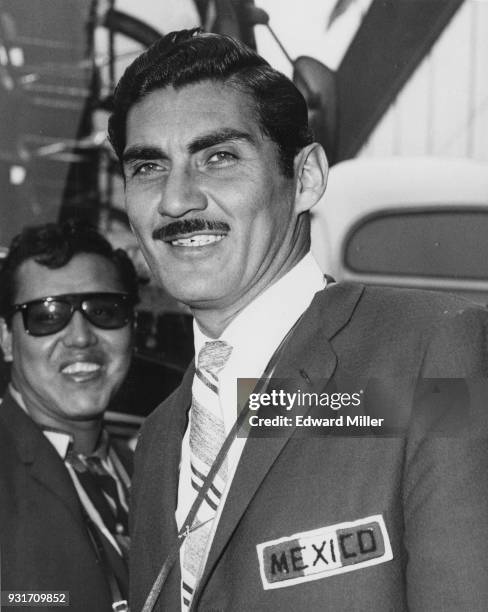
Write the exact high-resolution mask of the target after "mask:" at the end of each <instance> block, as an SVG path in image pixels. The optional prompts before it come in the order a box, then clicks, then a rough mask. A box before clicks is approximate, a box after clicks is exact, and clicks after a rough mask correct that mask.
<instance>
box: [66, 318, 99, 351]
mask: <svg viewBox="0 0 488 612" xmlns="http://www.w3.org/2000/svg"><path fill="white" fill-rule="evenodd" d="M63 334H64V335H63V342H64V344H65V345H66V346H72V347H85V346H91V345H93V344H96V342H97V335H96V333H95V331H94V329H93V326H92V325H91V323H90V322H89V321H87V320H86V319H85V317H84V316H83V315H82V314H81V312H80V311H78V310H77V311H75V313H74V314H73V316H72V317H71V320H70V322H69V323H68V325H67V326H66V327H65V329H64V330H63Z"/></svg>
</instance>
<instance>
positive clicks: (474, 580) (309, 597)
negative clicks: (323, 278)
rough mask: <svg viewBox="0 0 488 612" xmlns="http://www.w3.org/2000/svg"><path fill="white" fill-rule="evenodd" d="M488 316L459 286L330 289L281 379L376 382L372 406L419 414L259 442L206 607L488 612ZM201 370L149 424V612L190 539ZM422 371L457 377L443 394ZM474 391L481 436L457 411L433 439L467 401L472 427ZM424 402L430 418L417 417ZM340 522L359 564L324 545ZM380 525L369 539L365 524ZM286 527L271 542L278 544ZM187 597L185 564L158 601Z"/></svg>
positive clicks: (281, 365)
mask: <svg viewBox="0 0 488 612" xmlns="http://www.w3.org/2000/svg"><path fill="white" fill-rule="evenodd" d="M487 325H488V313H487V312H486V311H484V310H481V309H478V308H477V307H475V306H471V305H469V304H468V303H466V302H464V301H461V300H458V299H456V298H453V297H449V296H442V295H437V294H430V293H428V292H410V291H401V290H394V289H378V288H372V287H368V288H365V287H362V286H359V285H354V284H349V283H344V284H340V283H339V284H337V285H333V286H331V287H329V288H327V289H326V290H324V291H321V292H319V293H318V294H317V295H316V296H315V298H314V300H313V303H312V304H311V306H310V307H309V308H308V310H307V312H306V313H305V316H304V317H303V318H302V320H301V322H300V324H299V325H298V327H297V328H296V330H295V332H294V333H293V336H292V337H291V338H290V340H289V342H288V343H287V345H286V347H285V351H284V354H283V355H282V356H281V357H280V359H279V362H278V365H277V367H276V371H275V374H274V377H275V378H277V379H278V378H279V379H286V380H288V381H289V383H288V384H289V385H290V387H291V388H294V389H295V390H296V389H300V390H301V391H310V392H313V391H314V392H323V391H324V389H326V388H327V386H326V385H327V384H329V385H330V384H333V385H335V388H341V387H344V385H345V384H346V383H345V382H344V381H347V380H349V381H360V382H361V383H362V382H365V384H366V385H367V386H368V385H369V390H368V388H367V392H368V396H369V404H370V408H371V407H372V408H373V411H374V409H375V408H378V411H379V412H380V413H381V412H385V410H386V411H387V412H388V410H389V409H391V411H392V412H394V413H395V414H397V415H400V417H402V415H403V417H405V415H406V418H403V419H402V418H400V421H402V423H403V426H404V428H405V431H404V433H403V434H402V435H390V436H383V437H382V436H376V437H375V436H371V435H369V436H365V435H358V436H351V435H347V434H346V435H341V434H340V435H333V432H331V433H330V434H325V435H324V436H323V437H317V436H311V437H305V438H304V437H301V436H300V435H299V434H300V432H299V431H298V428H297V429H294V428H293V427H291V428H287V430H286V432H284V433H283V435H282V436H279V437H273V438H258V437H251V438H249V439H248V440H247V442H246V446H245V448H244V451H243V454H242V456H241V459H240V462H239V465H238V467H237V471H236V473H235V476H234V479H233V482H232V486H231V489H230V491H229V494H228V497H227V500H226V503H225V507H224V509H223V513H222V516H221V518H220V522H219V525H218V528H217V532H216V535H215V538H214V540H213V543H212V547H211V550H210V554H209V557H208V560H207V564H206V568H205V571H204V575H203V577H202V580H201V582H200V586H199V589H198V591H197V593H196V595H195V598H194V607H193V609H198V610H202V611H205V610H206V611H210V610H213V611H216V610H219V611H221V610H225V611H227V610H228V611H230V612H237V611H247V610H249V611H251V610H252V611H253V612H254V611H262V612H265V611H266V612H271V611H276V612H285V611H290V612H291V611H296V610H309V611H317V612H318V611H324V610H331V611H333V612H353V611H354V612H362V611H365V612H366V611H369V610H374V611H375V612H393V611H394V612H403V611H405V612H406V611H407V610H409V611H410V612H435V611H439V612H441V611H442V612H448V611H450V612H459V611H460V610H466V611H468V610H469V612H483V611H485V610H487V609H488V556H487V555H486V554H485V552H486V542H487V541H488V539H487V538H488V440H487V424H486V420H487V419H486V416H485V415H486V413H487V410H486V406H487V405H488V403H487V402H486V399H483V398H486V397H488V393H487V389H486V381H485V380H483V377H484V376H486V373H487V371H488V370H487V367H488V365H487V364H488V361H487V352H486V339H487V329H488V327H487ZM250 333H251V330H250ZM192 376H193V370H192V369H191V368H190V370H189V371H188V372H187V374H186V376H185V378H184V379H183V382H182V385H181V387H180V388H179V390H177V391H176V392H175V393H174V394H173V395H172V396H171V397H170V398H169V399H168V400H166V401H165V402H164V403H163V404H162V405H161V406H160V407H159V408H158V409H156V411H155V412H154V413H153V415H152V416H151V417H150V418H149V419H148V420H147V422H146V424H145V427H144V429H143V432H142V435H141V438H140V441H139V445H138V448H137V454H136V472H135V482H134V487H133V517H132V524H133V533H132V560H131V571H132V574H131V581H132V586H131V593H132V606H133V607H132V610H133V611H134V612H139V611H140V609H141V607H142V604H143V602H144V600H145V597H146V596H147V594H148V592H149V589H150V587H151V585H152V582H153V580H154V578H155V576H156V575H157V573H158V570H159V569H160V567H161V564H162V562H163V560H164V558H165V555H166V554H167V551H168V547H169V546H170V545H171V544H172V543H173V542H174V541H175V538H176V533H177V531H176V524H175V518H174V513H175V508H176V501H177V499H176V496H177V488H178V470H179V462H180V452H181V442H182V437H183V434H184V431H185V427H186V419H187V410H188V408H189V405H190V399H191V381H192ZM463 376H470V377H474V378H476V380H473V381H471V382H470V385H471V386H472V388H471V389H469V392H468V390H467V382H461V383H460V385H457V384H455V385H454V387H452V388H451V386H450V385H451V383H453V382H454V383H456V381H452V380H450V379H451V378H452V377H463ZM419 377H435V378H437V377H439V378H443V379H445V378H447V379H448V380H445V381H443V384H441V385H440V386H439V388H437V387H435V388H434V390H432V387H429V386H427V387H426V388H424V387H423V386H422V384H420V383H419V382H418V378H419ZM444 383H445V384H444ZM446 389H447V392H446ZM451 391H452V392H451ZM477 394H478V395H479V396H480V397H481V399H480V400H477V399H476V395H477ZM470 397H471V402H472V404H476V405H472V406H471V417H472V419H473V420H472V424H471V425H469V424H468V425H467V433H466V434H463V435H460V437H459V438H452V437H451V436H452V433H453V431H452V429H454V430H455V429H456V427H457V424H456V423H455V422H454V428H451V431H450V432H448V434H447V437H446V436H443V435H427V431H428V430H429V428H430V427H432V426H433V425H434V426H435V425H440V426H441V429H442V427H443V426H444V419H443V417H442V415H443V411H444V409H445V407H446V406H447V405H450V404H451V403H452V404H453V406H454V408H457V409H459V408H460V409H461V413H462V414H461V421H463V422H464V424H466V422H465V421H464V420H463V419H464V416H466V415H465V411H466V410H467V409H468V402H469V398H470ZM376 402H377V404H378V405H376ZM412 410H413V411H414V412H415V413H416V414H417V418H415V419H412V420H410V416H411V414H412ZM336 415H337V413H336ZM439 415H441V418H437V417H438V416H439ZM436 421H437V422H436ZM393 429H394V428H393ZM335 433H336V434H337V433H338V432H335ZM444 433H445V432H444ZM370 517H380V518H379V519H378V518H376V519H374V520H372V521H371V520H369V519H370ZM381 520H383V521H384V524H385V528H386V534H387V535H386V536H385V534H384V533H383V536H384V537H383V536H382V535H381V534H380V533H379V531H381V527H379V522H381ZM354 522H357V525H358V526H359V527H358V528H354V529H355V531H354V529H353V531H352V532H351V533H352V535H348V533H349V532H347V531H346V532H344V531H342V532H341V531H338V530H340V529H341V527H340V526H341V525H342V524H343V523H346V524H347V523H354ZM368 522H369V523H371V522H373V523H374V525H373V526H371V524H369V525H368V524H367V523H368ZM338 526H339V527H338ZM327 528H330V529H332V531H334V532H335V533H336V544H338V545H339V547H340V546H343V548H342V550H341V551H340V552H341V555H342V557H344V558H343V559H342V560H343V561H345V563H346V564H347V563H350V565H349V567H348V568H346V569H344V567H342V570H341V571H339V572H335V573H332V572H329V568H328V567H327V565H328V564H331V559H332V554H331V552H330V550H329V549H330V542H329V543H328V544H327V546H328V547H329V548H327V547H326V549H327V550H329V552H328V556H325V560H322V559H320V558H318V556H317V554H314V555H312V556H310V555H311V553H314V552H316V550H317V549H320V547H321V545H322V543H323V541H325V540H326V539H327V534H328V533H329V535H330V529H329V531H327ZM368 529H369V536H368V534H366V536H365V535H364V534H363V535H358V532H359V530H366V531H368ZM371 529H372V530H373V531H371ZM317 530H318V531H317ZM310 532H314V533H313V534H310ZM314 534H315V535H314ZM371 534H373V536H374V537H375V542H374V547H375V552H374V554H373V553H372V554H373V557H374V555H376V557H374V558H375V559H376V561H375V563H374V564H365V563H359V564H357V565H356V566H355V567H354V563H355V561H354V559H355V556H356V557H357V559H359V560H365V559H366V557H364V554H366V555H367V554H369V553H368V551H369V552H371V550H370V549H371V548H372V547H373V544H372V539H371ZM341 536H343V537H342V539H341ZM307 537H308V538H309V539H308V541H307V542H308V543H307V542H305V540H306V538H307ZM361 537H362V538H363V539H362V540H361V543H359V540H360V538H361ZM368 537H369V539H368ZM282 538H285V540H282V543H281V544H277V545H276V547H275V548H274V549H273V548H272V547H271V548H270V545H269V543H270V542H274V541H275V540H280V539H282ZM310 538H311V539H310ZM314 538H315V540H314ZM364 538H366V539H364ZM266 543H268V548H267V549H266V550H267V552H266V554H267V557H266V556H265V550H264V549H263V546H262V545H265V547H264V548H266ZM388 543H389V544H390V545H391V553H392V554H391V555H388V554H387V552H388V551H387V550H386V549H387V548H388ZM312 544H315V547H316V548H315V549H314V548H313V547H312ZM360 544H361V546H362V547H363V550H360V548H361V546H360ZM306 547H308V548H306ZM382 547H383V549H382ZM324 550H325V549H324ZM335 553H336V555H339V550H338V549H336V550H335ZM360 553H361V554H360ZM273 554H274V555H275V557H274V558H273V556H272V555H273ZM283 555H284V556H283ZM324 555H325V553H324ZM361 555H363V556H361ZM390 556H391V557H392V558H390ZM351 559H353V561H352V562H351ZM314 562H315V563H316V564H317V563H320V564H322V567H323V572H322V573H319V574H316V575H315V577H314V579H308V578H307V579H304V577H306V574H307V571H306V570H307V569H308V571H310V570H311V566H312V568H313V564H314ZM305 565H308V566H309V567H308V568H304V566H305ZM263 568H264V569H263ZM263 571H264V573H265V577H264V578H263ZM266 572H267V576H268V577H267V578H266ZM290 578H296V580H290ZM273 580H275V583H274V587H272V588H269V584H270V582H271V583H272V581H273ZM265 587H266V588H265ZM179 598H180V570H179V564H178V563H176V564H175V566H174V568H173V570H172V572H171V574H170V576H169V578H168V581H167V583H166V584H165V586H164V588H163V591H162V595H161V597H160V599H159V602H158V605H157V607H156V609H157V610H158V611H160V612H166V611H169V610H171V611H173V610H178V609H179Z"/></svg>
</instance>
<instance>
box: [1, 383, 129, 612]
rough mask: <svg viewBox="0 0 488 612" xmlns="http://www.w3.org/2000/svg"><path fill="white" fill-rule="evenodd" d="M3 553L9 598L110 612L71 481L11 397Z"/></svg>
mask: <svg viewBox="0 0 488 612" xmlns="http://www.w3.org/2000/svg"><path fill="white" fill-rule="evenodd" d="M126 459H127V457H126ZM124 463H127V461H124ZM0 551H1V578H2V580H1V583H2V589H3V590H4V591H14V590H20V591H28V590H39V591H69V595H70V608H69V610H70V611H72V612H88V611H90V612H108V611H110V610H112V606H111V604H112V602H111V595H110V589H109V585H108V582H107V580H106V578H105V575H104V573H103V571H102V569H101V567H99V565H98V561H97V558H96V555H95V552H94V548H93V545H92V543H91V541H90V538H89V535H88V532H87V530H86V527H85V524H84V520H83V517H82V513H81V506H80V502H79V500H78V496H77V493H76V491H75V488H74V486H73V483H72V480H71V478H70V475H69V473H68V471H67V470H66V468H65V466H64V464H63V462H62V461H61V459H60V457H59V455H58V454H57V452H56V450H55V449H54V447H53V446H52V444H51V443H50V442H49V440H47V439H46V438H45V436H44V434H43V433H42V431H41V430H40V429H39V428H38V427H37V425H36V424H35V423H34V422H33V421H32V419H30V418H29V417H28V416H27V415H26V414H25V413H24V411H23V410H22V409H21V408H20V407H19V406H18V405H17V404H16V402H15V401H14V400H13V398H12V397H11V395H10V394H9V393H7V395H6V396H5V398H4V400H3V403H2V404H0ZM25 609H26V610H31V609H32V608H25ZM44 609H49V610H51V609H52V610H53V611H54V610H59V609H60V608H59V607H51V608H44Z"/></svg>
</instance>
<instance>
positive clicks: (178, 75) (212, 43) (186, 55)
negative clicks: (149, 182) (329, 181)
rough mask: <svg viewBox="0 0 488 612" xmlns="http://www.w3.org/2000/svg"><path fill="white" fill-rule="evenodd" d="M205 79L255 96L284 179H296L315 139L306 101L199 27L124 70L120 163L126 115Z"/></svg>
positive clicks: (118, 110)
mask: <svg viewBox="0 0 488 612" xmlns="http://www.w3.org/2000/svg"><path fill="white" fill-rule="evenodd" d="M205 80H215V81H220V82H224V83H227V84H229V85H230V86H232V87H235V88H236V89H238V90H239V91H241V92H244V93H246V94H248V95H249V96H251V97H252V99H253V100H254V102H255V108H256V115H257V120H258V121H259V123H260V126H261V129H262V130H263V132H264V133H265V134H266V135H267V136H269V138H271V140H273V141H274V142H275V143H276V145H277V146H278V151H279V156H280V162H281V167H282V170H283V173H284V174H285V176H288V177H290V178H291V177H293V160H294V158H295V156H296V154H297V153H298V152H299V151H300V149H302V148H303V147H305V146H306V145H307V144H310V143H311V142H312V141H313V137H312V133H311V131H310V129H309V127H308V112H307V104H306V102H305V99H304V98H303V96H302V94H301V93H300V92H299V90H298V89H297V88H296V87H295V85H294V84H293V83H292V81H290V79H288V78H287V77H286V76H285V75H283V74H281V72H278V71H277V70H275V69H274V68H272V67H271V66H270V65H269V64H268V62H266V61H265V60H264V59H263V58H262V57H261V56H259V55H258V54H257V53H256V52H255V51H253V50H252V49H250V48H248V47H246V46H245V45H243V44H242V43H240V42H239V41H237V40H234V39H233V38H231V37H230V36H222V35H218V34H206V33H201V32H200V31H199V30H198V29H195V30H181V31H179V32H172V33H171V34H168V35H167V36H164V37H163V38H161V39H160V40H158V41H156V42H155V43H154V44H153V45H152V46H151V47H149V49H147V51H145V52H144V53H143V54H142V55H140V56H139V57H138V58H137V59H136V60H135V61H134V62H133V63H132V64H131V65H130V66H129V67H128V68H127V70H126V71H125V73H124V75H123V76H122V78H121V79H120V81H119V84H118V85H117V88H116V90H115V94H114V110H113V112H112V115H111V116H110V119H109V123H108V134H109V139H110V142H111V143H112V146H113V148H114V150H115V152H116V154H117V156H118V158H119V160H121V159H122V154H123V152H124V148H125V144H126V127H127V114H128V113H129V111H130V109H131V108H132V106H133V105H134V104H136V103H137V102H139V101H140V100H141V99H142V98H144V96H146V95H148V94H149V93H151V92H153V91H155V90H157V89H162V88H164V87H168V86H170V85H171V86H173V87H174V88H175V89H178V88H181V87H184V86H185V85H189V84H193V83H198V82H201V81H205Z"/></svg>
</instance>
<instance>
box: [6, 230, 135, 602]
mask: <svg viewBox="0 0 488 612" xmlns="http://www.w3.org/2000/svg"><path fill="white" fill-rule="evenodd" d="M0 284H1V287H2V293H1V299H0V315H1V316H2V321H1V324H2V334H1V341H2V350H3V352H4V355H5V357H6V358H7V359H9V360H10V361H11V362H12V366H11V382H10V386H9V389H8V392H7V394H6V396H5V397H4V400H3V402H2V404H1V405H0V500H1V502H0V558H1V578H2V580H1V582H2V589H3V590H7V591H49V592H52V593H55V592H56V593H58V595H57V597H58V603H62V601H61V600H60V599H59V598H63V597H64V598H65V602H67V601H68V597H69V605H70V609H71V610H73V611H77V612H86V611H87V610H90V611H92V610H93V611H96V612H107V611H108V610H112V603H113V602H115V601H121V600H123V599H125V598H126V597H127V593H126V592H127V586H128V574H127V565H126V563H127V553H128V531H127V527H128V526H127V511H128V508H127V503H128V487H129V475H130V473H131V463H132V458H131V454H130V451H129V450H128V448H124V447H123V446H121V445H117V444H115V443H112V441H111V440H110V438H109V436H108V434H107V433H106V432H105V431H104V429H103V427H102V419H103V414H104V411H105V410H106V408H107V405H108V403H109V401H110V399H111V398H112V397H113V396H114V393H115V392H116V391H117V389H118V388H119V386H120V385H121V383H122V381H123V379H124V377H125V375H126V373H127V370H128V367H129V364H130V360H131V352H132V336H133V319H134V317H133V306H134V304H135V303H136V301H137V278H136V275H135V271H134V268H133V266H132V264H131V262H130V260H129V258H128V257H127V256H126V254H125V253H124V252H123V251H120V250H119V251H114V250H113V249H112V247H111V246H110V244H109V243H108V242H107V241H106V240H105V239H104V238H103V237H102V236H100V235H99V234H98V233H97V232H96V231H95V230H94V229H93V228H91V227H90V226H87V225H85V224H83V223H76V222H67V223H65V224H63V225H56V224H48V225H45V226H39V227H34V228H27V229H25V230H24V231H23V232H22V233H21V234H20V235H19V236H17V237H16V238H14V240H13V242H12V245H11V249H10V251H9V254H8V256H7V258H6V259H5V260H4V262H3V265H2V269H1V271H0ZM60 592H69V595H66V593H65V594H64V595H63V594H60ZM50 601H51V602H53V603H56V601H55V600H53V599H51V600H50ZM4 603H6V604H7V603H8V602H7V601H5V602H4ZM53 609H57V607H56V608H54V607H53ZM119 609H120V610H123V609H124V608H123V607H122V604H120V608H119Z"/></svg>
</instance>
